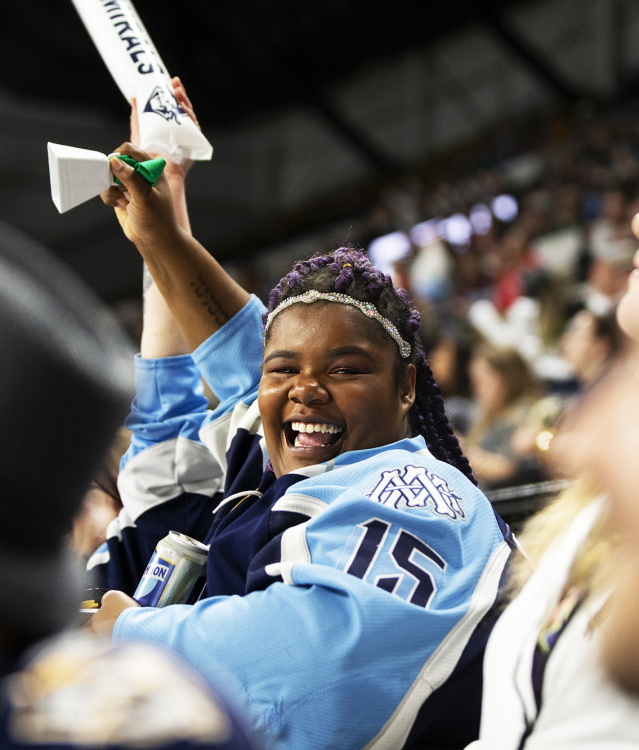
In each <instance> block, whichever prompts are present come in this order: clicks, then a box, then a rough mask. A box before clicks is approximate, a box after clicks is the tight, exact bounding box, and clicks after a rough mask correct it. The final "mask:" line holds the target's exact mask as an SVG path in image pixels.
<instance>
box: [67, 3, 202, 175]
mask: <svg viewBox="0 0 639 750" xmlns="http://www.w3.org/2000/svg"><path fill="white" fill-rule="evenodd" d="M73 4H74V5H75V8H76V10H77V11H78V14H79V16H80V18H81V19H82V22H83V23H84V25H85V27H86V29H87V31H88V32H89V35H90V36H91V38H92V40H93V43H94V44H95V46H96V48H97V50H98V52H99V53H100V55H101V56H102V59H103V60H104V62H105V64H106V66H107V68H108V69H109V71H110V73H111V75H112V76H113V78H114V80H115V82H116V83H117V85H118V86H119V88H120V91H121V92H122V93H123V94H124V97H125V99H126V100H127V102H129V103H130V102H131V100H132V99H135V100H136V103H137V112H138V124H139V128H140V148H141V149H143V150H144V151H149V152H150V153H153V154H159V155H160V156H164V157H165V158H166V159H170V160H171V161H173V162H175V163H177V164H180V163H181V162H182V161H184V159H197V160H207V159H210V158H211V156H212V154H213V148H212V146H211V144H210V143H209V142H208V141H207V139H206V138H205V137H204V136H203V135H202V133H201V132H200V130H199V128H198V127H197V125H195V123H194V122H193V121H192V120H191V118H190V117H189V116H188V115H187V114H186V112H184V110H183V109H182V108H181V107H180V106H179V104H178V103H177V101H176V99H175V96H174V95H173V86H172V84H171V77H170V76H169V74H168V72H167V69H166V66H165V65H164V63H163V62H162V59H161V58H160V55H159V53H158V51H157V49H156V48H155V46H154V45H153V42H152V41H151V39H150V37H149V34H148V32H147V31H146V29H145V28H144V25H143V24H142V21H141V20H140V17H139V16H138V14H137V13H136V11H135V8H134V7H133V4H132V3H131V2H130V0H73Z"/></svg>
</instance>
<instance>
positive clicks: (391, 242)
mask: <svg viewBox="0 0 639 750" xmlns="http://www.w3.org/2000/svg"><path fill="white" fill-rule="evenodd" d="M410 251H411V244H410V240H409V239H408V235H407V234H406V233H405V232H391V233H390V234H383V235H382V236H381V237H376V238H375V239H374V240H373V241H372V242H371V243H370V245H369V246H368V257H369V258H370V259H371V263H372V264H373V265H374V266H375V267H376V268H379V270H380V271H383V272H384V273H389V274H390V273H392V271H393V266H394V264H395V263H396V262H397V261H398V260H402V259H403V258H405V257H407V256H408V255H409V253H410Z"/></svg>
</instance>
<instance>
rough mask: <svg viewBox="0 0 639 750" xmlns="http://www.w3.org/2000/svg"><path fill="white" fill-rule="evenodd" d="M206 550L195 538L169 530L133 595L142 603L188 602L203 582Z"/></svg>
mask: <svg viewBox="0 0 639 750" xmlns="http://www.w3.org/2000/svg"><path fill="white" fill-rule="evenodd" d="M208 551H209V548H208V547H207V545H206V544H202V543H201V542H198V541H197V539H193V538H192V537H190V536H187V535H186V534H181V533H180V532H179V531H169V533H168V534H167V536H165V537H164V539H161V540H160V541H159V542H158V544H157V546H156V548H155V551H154V552H153V554H152V555H151V559H150V560H149V564H148V565H147V566H146V570H145V571H144V575H143V576H142V578H141V579H140V583H139V584H138V587H137V589H136V590H135V593H134V594H133V598H134V599H135V601H136V602H137V603H138V604H140V605H141V606H143V607H166V606H168V605H169V604H190V603H192V602H193V601H194V600H195V599H197V596H198V595H199V593H200V590H201V588H202V584H203V583H204V573H205V567H206V557H207V554H208ZM198 583H199V584H200V585H198Z"/></svg>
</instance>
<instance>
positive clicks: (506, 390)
mask: <svg viewBox="0 0 639 750" xmlns="http://www.w3.org/2000/svg"><path fill="white" fill-rule="evenodd" d="M470 379H471V383H472V391H473V397H474V401H475V411H474V417H473V421H472V423H471V426H470V428H469V430H468V432H467V434H466V436H465V438H464V440H463V448H464V452H465V453H466V455H467V456H468V458H469V459H470V462H471V464H472V466H473V471H474V472H475V475H476V476H477V478H478V480H479V481H480V483H481V484H482V485H483V486H484V487H485V488H487V489H491V488H495V487H500V486H505V485H508V484H521V483H524V482H532V481H535V480H538V479H539V478H540V476H541V473H540V472H541V468H540V464H539V460H538V458H537V456H536V455H535V453H534V451H532V450H531V451H530V453H528V454H527V455H522V454H520V453H518V452H517V451H516V450H515V446H514V443H513V437H514V435H515V433H516V431H517V429H518V427H519V426H520V425H522V424H525V422H526V418H527V414H528V412H529V410H530V408H531V406H532V405H533V404H534V403H535V402H536V401H537V400H538V399H539V398H540V396H541V387H540V385H539V382H538V381H537V379H536V378H535V376H534V375H533V373H532V371H531V370H530V368H529V367H528V365H527V363H526V361H525V360H524V359H523V357H522V356H521V355H520V354H519V353H518V352H517V350H516V349H513V348H503V347H494V346H491V345H489V344H484V345H481V346H479V347H478V348H477V349H476V351H475V352H474V353H473V357H472V359H471V362H470Z"/></svg>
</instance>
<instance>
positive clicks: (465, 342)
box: [427, 320, 476, 434]
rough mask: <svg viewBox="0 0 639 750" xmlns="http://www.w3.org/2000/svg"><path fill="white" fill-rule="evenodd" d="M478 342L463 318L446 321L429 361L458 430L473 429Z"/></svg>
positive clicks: (449, 414)
mask: <svg viewBox="0 0 639 750" xmlns="http://www.w3.org/2000/svg"><path fill="white" fill-rule="evenodd" d="M475 344H476V336H475V334H474V332H473V330H472V328H471V327H470V326H469V325H468V324H466V323H465V321H463V320H461V321H460V320H456V321H455V322H454V323H452V322H451V323H448V324H444V325H443V326H442V330H441V332H440V335H439V337H438V339H437V341H436V342H435V343H434V344H433V345H432V346H431V348H430V350H429V352H428V354H427V359H428V364H429V365H430V369H431V370H432V372H433V375H434V377H435V380H436V382H437V384H438V385H439V388H440V390H441V392H442V396H443V398H444V407H445V409H446V414H447V416H448V419H449V420H450V422H451V424H452V425H453V427H454V428H455V431H456V432H457V433H460V434H466V433H467V432H468V430H469V428H470V423H471V420H472V410H473V398H472V389H471V382H470V372H469V366H470V358H471V355H472V353H473V349H474V346H475Z"/></svg>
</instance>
